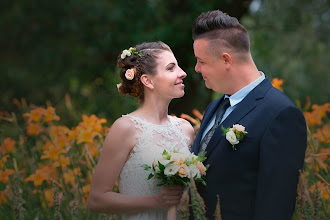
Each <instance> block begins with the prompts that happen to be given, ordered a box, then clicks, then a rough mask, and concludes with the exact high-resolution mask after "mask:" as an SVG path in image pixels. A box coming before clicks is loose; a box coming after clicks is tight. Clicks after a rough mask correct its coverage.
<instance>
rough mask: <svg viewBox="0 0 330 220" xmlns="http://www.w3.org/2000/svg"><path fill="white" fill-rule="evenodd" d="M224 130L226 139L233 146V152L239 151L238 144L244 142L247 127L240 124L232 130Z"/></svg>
mask: <svg viewBox="0 0 330 220" xmlns="http://www.w3.org/2000/svg"><path fill="white" fill-rule="evenodd" d="M222 130H223V135H224V136H226V139H227V141H229V143H230V144H231V145H232V148H233V150H237V144H238V143H239V142H240V141H241V140H243V138H244V135H246V134H247V132H246V131H245V127H244V126H242V125H240V124H235V125H233V127H232V128H224V127H222Z"/></svg>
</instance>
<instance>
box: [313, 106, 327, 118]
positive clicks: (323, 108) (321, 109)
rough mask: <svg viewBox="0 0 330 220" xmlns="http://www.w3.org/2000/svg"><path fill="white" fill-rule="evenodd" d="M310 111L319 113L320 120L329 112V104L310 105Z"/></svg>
mask: <svg viewBox="0 0 330 220" xmlns="http://www.w3.org/2000/svg"><path fill="white" fill-rule="evenodd" d="M312 109H313V110H314V111H317V112H319V114H320V116H321V118H323V117H324V116H326V113H327V112H330V103H325V104H323V105H315V104H314V105H312Z"/></svg>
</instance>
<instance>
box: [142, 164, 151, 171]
mask: <svg viewBox="0 0 330 220" xmlns="http://www.w3.org/2000/svg"><path fill="white" fill-rule="evenodd" d="M141 167H143V168H144V170H147V171H149V170H150V169H151V166H148V165H147V164H143V165H141Z"/></svg>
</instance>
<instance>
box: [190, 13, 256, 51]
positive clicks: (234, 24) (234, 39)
mask: <svg viewBox="0 0 330 220" xmlns="http://www.w3.org/2000/svg"><path fill="white" fill-rule="evenodd" d="M192 38H193V40H198V39H206V40H209V41H212V48H214V49H216V46H217V45H218V46H221V48H227V49H229V50H231V51H232V52H238V53H249V52H250V38H249V34H248V32H247V30H246V29H245V28H244V27H243V26H242V25H241V24H240V23H239V21H238V20H237V19H236V18H235V17H232V16H229V15H228V14H226V13H223V12H222V11H220V10H214V11H209V12H206V13H202V14H201V15H200V16H199V17H198V18H197V19H196V20H195V22H194V25H193V28H192Z"/></svg>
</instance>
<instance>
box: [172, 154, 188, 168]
mask: <svg viewBox="0 0 330 220" xmlns="http://www.w3.org/2000/svg"><path fill="white" fill-rule="evenodd" d="M171 161H174V164H176V165H180V164H183V163H184V161H185V158H184V157H183V155H181V154H179V153H173V154H172V155H171Z"/></svg>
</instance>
